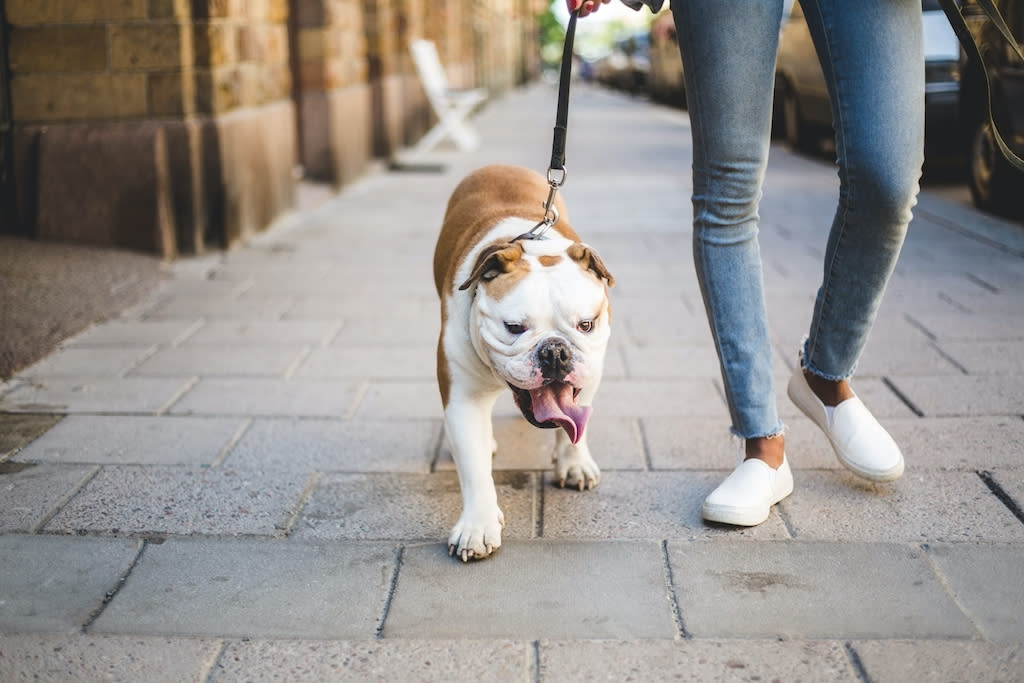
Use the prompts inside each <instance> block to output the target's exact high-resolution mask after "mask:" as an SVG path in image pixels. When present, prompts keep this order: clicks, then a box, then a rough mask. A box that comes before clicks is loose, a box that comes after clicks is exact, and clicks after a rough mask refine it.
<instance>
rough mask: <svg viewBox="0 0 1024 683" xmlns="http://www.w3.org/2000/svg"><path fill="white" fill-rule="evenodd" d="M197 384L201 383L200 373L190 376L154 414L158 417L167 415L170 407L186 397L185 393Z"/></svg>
mask: <svg viewBox="0 0 1024 683" xmlns="http://www.w3.org/2000/svg"><path fill="white" fill-rule="evenodd" d="M197 384H199V376H198V375H193V376H191V377H189V378H188V381H187V382H185V385H184V386H182V387H181V388H180V389H178V390H177V391H176V392H174V395H173V396H171V397H170V398H169V399H167V400H166V401H165V402H164V404H163V405H162V406H160V407H159V408H157V409H156V412H155V413H153V414H154V415H156V416H158V417H159V416H163V415H166V414H167V413H168V412H169V411H170V409H171V408H173V407H174V404H175V403H177V402H178V401H180V400H181V399H182V398H184V396H185V394H187V393H188V392H189V391H191V390H192V389H193V388H194V387H195V386H196V385H197Z"/></svg>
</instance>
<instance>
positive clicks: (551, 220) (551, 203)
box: [512, 167, 569, 242]
mask: <svg viewBox="0 0 1024 683" xmlns="http://www.w3.org/2000/svg"><path fill="white" fill-rule="evenodd" d="M559 174H560V175H559ZM568 175H569V174H568V172H567V171H566V170H565V168H564V167H563V168H560V169H554V168H549V169H548V185H550V186H551V189H550V190H548V198H547V199H546V200H545V201H544V218H542V219H541V220H540V222H539V223H537V225H535V226H533V227H532V228H531V229H530V230H528V231H527V232H524V233H523V234H522V235H520V236H519V237H516V238H515V239H514V240H512V241H513V242H516V241H518V240H539V239H544V236H545V235H546V234H547V232H548V230H550V229H551V227H552V226H553V225H554V224H555V223H557V222H558V209H557V208H556V207H555V195H556V194H558V188H560V187H561V186H562V185H563V184H564V183H565V179H566V176H568Z"/></svg>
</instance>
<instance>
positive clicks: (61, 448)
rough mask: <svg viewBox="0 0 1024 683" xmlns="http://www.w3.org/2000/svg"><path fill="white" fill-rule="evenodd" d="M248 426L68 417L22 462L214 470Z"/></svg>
mask: <svg viewBox="0 0 1024 683" xmlns="http://www.w3.org/2000/svg"><path fill="white" fill-rule="evenodd" d="M243 424H244V422H243V420H241V419H240V418H234V417H172V416H161V417H150V416H141V415H68V416H67V417H65V418H64V419H63V420H61V421H60V423H58V424H57V425H55V426H54V427H53V428H52V429H50V430H49V431H47V432H46V433H45V434H43V435H42V436H40V437H39V438H38V439H36V440H35V441H33V442H32V443H30V444H29V445H27V446H26V447H25V448H23V449H22V450H21V451H20V452H19V453H18V454H17V455H16V456H14V459H15V460H17V461H18V462H47V463H54V464H66V463H95V464H99V465H212V464H213V463H214V462H215V461H216V460H217V459H218V458H219V457H220V455H221V454H222V452H223V451H224V449H225V448H227V446H228V445H230V443H231V441H232V439H233V438H234V437H235V435H236V434H237V433H238V432H239V430H240V428H241V427H242V426H243Z"/></svg>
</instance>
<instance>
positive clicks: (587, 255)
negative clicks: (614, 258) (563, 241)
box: [566, 242, 615, 287]
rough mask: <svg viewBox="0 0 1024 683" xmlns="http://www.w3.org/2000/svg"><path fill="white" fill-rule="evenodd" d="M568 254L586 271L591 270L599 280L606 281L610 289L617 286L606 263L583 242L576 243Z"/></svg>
mask: <svg viewBox="0 0 1024 683" xmlns="http://www.w3.org/2000/svg"><path fill="white" fill-rule="evenodd" d="M566 253H567V254H569V258H571V259H572V260H573V261H576V262H577V263H579V264H580V266H581V267H582V268H583V269H584V270H589V271H590V272H592V273H593V274H594V275H596V276H597V277H598V279H601V280H605V281H606V282H607V283H608V286H609V287H611V286H613V285H614V284H615V278H614V277H612V274H611V273H610V272H608V266H606V265H604V261H602V260H601V257H600V256H598V255H597V252H596V251H594V250H593V249H591V248H590V247H588V246H587V245H585V244H583V243H582V242H576V243H574V244H573V245H572V246H571V247H569V250H568V251H567V252H566Z"/></svg>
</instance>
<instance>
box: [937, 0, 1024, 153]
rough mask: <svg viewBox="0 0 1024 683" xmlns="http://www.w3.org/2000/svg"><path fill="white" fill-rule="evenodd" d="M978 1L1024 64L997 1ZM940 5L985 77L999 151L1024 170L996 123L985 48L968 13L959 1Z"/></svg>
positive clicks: (943, 0) (941, 1) (942, 1)
mask: <svg viewBox="0 0 1024 683" xmlns="http://www.w3.org/2000/svg"><path fill="white" fill-rule="evenodd" d="M976 2H977V4H978V6H979V7H981V9H982V10H983V11H984V12H985V14H986V16H987V17H988V19H989V21H991V22H992V25H993V26H994V27H995V28H996V30H997V31H999V33H1000V34H1001V35H1002V36H1003V38H1005V39H1006V41H1007V42H1008V43H1009V44H1010V46H1011V47H1012V48H1013V51H1014V52H1015V53H1016V54H1017V57H1019V58H1020V60H1021V62H1022V64H1024V53H1022V52H1021V49H1020V46H1019V45H1018V44H1017V41H1016V39H1015V38H1014V37H1013V33H1012V32H1011V31H1010V27H1009V26H1007V25H1006V21H1005V20H1004V19H1003V15H1001V14H1000V13H999V9H998V8H997V7H996V6H995V3H994V2H993V0H976ZM939 4H940V5H942V10H943V11H944V12H945V13H946V17H947V18H948V19H949V23H950V25H951V26H952V27H953V32H954V33H956V37H957V38H958V39H959V40H960V44H961V45H962V46H963V48H964V51H966V52H967V55H968V56H969V57H970V58H971V59H972V60H974V61H975V62H976V63H977V64H978V66H979V68H980V69H981V73H982V75H983V76H984V79H985V105H986V109H987V112H988V123H989V126H991V128H992V139H993V140H994V141H995V143H996V147H998V148H999V152H1000V153H1001V154H1002V155H1003V158H1005V159H1006V161H1007V162H1008V163H1009V164H1010V165H1011V166H1013V167H1014V168H1016V169H1017V170H1018V171H1021V172H1024V159H1021V158H1020V157H1019V156H1017V155H1016V154H1015V153H1014V152H1013V150H1012V149H1010V147H1009V145H1007V144H1006V141H1005V140H1004V139H1003V136H1002V134H1001V133H1000V132H999V127H998V126H997V125H996V121H995V116H994V115H993V112H992V83H991V82H990V79H989V73H988V68H987V67H986V66H985V60H984V58H982V56H981V49H980V48H979V47H978V44H977V43H976V42H975V41H974V36H972V35H971V31H970V29H968V28H967V22H966V21H965V20H964V15H963V13H962V12H961V11H960V7H958V6H957V4H956V2H955V0H939Z"/></svg>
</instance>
